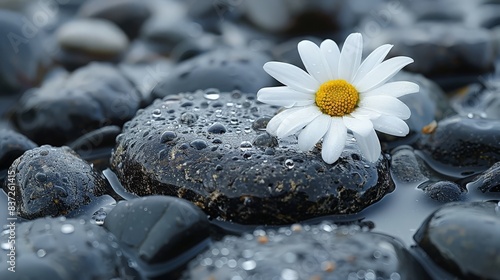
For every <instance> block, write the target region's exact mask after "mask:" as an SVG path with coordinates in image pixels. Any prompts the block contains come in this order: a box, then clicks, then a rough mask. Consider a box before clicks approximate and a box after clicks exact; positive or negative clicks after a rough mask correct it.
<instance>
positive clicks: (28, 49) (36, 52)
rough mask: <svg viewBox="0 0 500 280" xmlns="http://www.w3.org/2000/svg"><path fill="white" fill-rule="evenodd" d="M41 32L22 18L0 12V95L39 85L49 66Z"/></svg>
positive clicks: (16, 14) (43, 35)
mask: <svg viewBox="0 0 500 280" xmlns="http://www.w3.org/2000/svg"><path fill="white" fill-rule="evenodd" d="M45 36H46V34H45V32H44V31H43V30H41V29H40V28H38V27H36V26H35V25H34V24H33V22H31V21H30V19H28V18H27V17H24V16H23V15H22V14H19V13H16V12H11V11H8V10H2V9H0V37H1V38H2V40H0V54H1V56H0V61H2V63H0V95H2V94H6V93H19V92H22V91H24V90H26V89H28V88H30V87H32V86H36V85H37V84H38V83H39V82H40V80H41V79H40V77H41V75H42V73H43V72H44V69H45V68H46V67H47V66H48V64H49V63H50V60H49V59H47V55H46V54H45V53H44V51H43V47H41V46H42V40H43V39H45Z"/></svg>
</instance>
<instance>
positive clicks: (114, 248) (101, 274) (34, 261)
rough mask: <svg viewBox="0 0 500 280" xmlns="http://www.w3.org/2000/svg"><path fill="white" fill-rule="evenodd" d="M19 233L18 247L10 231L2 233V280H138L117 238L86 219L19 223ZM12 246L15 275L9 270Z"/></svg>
mask: <svg viewBox="0 0 500 280" xmlns="http://www.w3.org/2000/svg"><path fill="white" fill-rule="evenodd" d="M15 231H16V233H17V235H15V236H16V239H15V244H14V243H9V241H12V240H13V239H9V237H10V236H11V235H10V233H11V229H10V228H8V227H4V231H3V232H2V233H1V234H0V247H1V249H2V254H1V255H0V278H1V279H53V280H59V279H61V280H63V279H80V280H95V279H134V278H135V279H138V278H136V277H137V274H136V273H135V271H133V270H132V269H130V268H129V267H128V266H127V260H126V259H125V258H124V256H123V253H122V252H121V250H120V249H119V248H118V243H117V241H116V238H115V237H114V236H113V235H112V234H110V233H108V232H106V231H105V230H104V229H102V228H101V227H99V226H96V225H93V224H90V223H88V222H85V221H84V220H76V219H65V218H64V217H61V218H43V219H37V220H34V221H29V222H25V223H22V224H17V227H15ZM11 246H15V250H14V253H15V258H14V264H15V265H14V270H15V273H12V272H11V271H9V270H7V269H8V268H10V267H11V266H10V264H9V262H8V261H10V256H8V255H7V254H8V253H10V252H11V249H10V248H11ZM127 277H130V278H127Z"/></svg>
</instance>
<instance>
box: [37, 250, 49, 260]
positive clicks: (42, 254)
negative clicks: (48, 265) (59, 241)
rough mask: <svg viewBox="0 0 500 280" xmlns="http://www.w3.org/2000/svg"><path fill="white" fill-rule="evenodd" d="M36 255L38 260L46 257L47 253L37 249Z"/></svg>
mask: <svg viewBox="0 0 500 280" xmlns="http://www.w3.org/2000/svg"><path fill="white" fill-rule="evenodd" d="M36 255H37V256H38V257H39V258H43V257H45V256H46V255H47V252H45V250H44V249H39V250H38V251H36Z"/></svg>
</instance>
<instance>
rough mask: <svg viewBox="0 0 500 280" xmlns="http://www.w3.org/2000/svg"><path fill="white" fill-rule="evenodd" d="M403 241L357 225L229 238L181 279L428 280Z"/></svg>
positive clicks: (299, 227) (202, 256)
mask: <svg viewBox="0 0 500 280" xmlns="http://www.w3.org/2000/svg"><path fill="white" fill-rule="evenodd" d="M428 277H429V276H428V275H427V273H426V272H425V271H424V270H423V269H422V267H421V266H420V265H419V264H418V262H416V261H415V260H414V259H413V257H412V256H411V255H410V254H409V252H408V251H407V250H406V249H405V248H404V246H403V245H402V243H401V242H400V241H399V240H397V239H395V238H393V237H391V236H388V235H383V234H377V233H371V232H363V231H361V230H360V229H359V227H357V226H349V227H347V226H342V227H338V226H336V225H334V224H329V223H322V224H320V225H315V226H302V225H299V224H295V225H292V226H291V227H286V228H281V229H278V230H262V229H257V230H255V231H254V232H253V234H252V233H246V234H243V236H241V237H236V236H227V237H225V238H224V239H223V240H221V241H219V242H216V243H214V244H212V245H211V246H210V248H209V249H208V250H207V251H206V252H205V253H203V254H200V255H199V256H198V257H197V258H196V259H195V260H193V261H192V262H191V263H190V264H189V266H188V269H187V270H186V272H185V274H184V277H182V278H181V279H186V280H187V279H203V280H208V279H218V280H226V279H227V280H231V279H283V280H298V279H388V280H389V279H391V280H393V279H428Z"/></svg>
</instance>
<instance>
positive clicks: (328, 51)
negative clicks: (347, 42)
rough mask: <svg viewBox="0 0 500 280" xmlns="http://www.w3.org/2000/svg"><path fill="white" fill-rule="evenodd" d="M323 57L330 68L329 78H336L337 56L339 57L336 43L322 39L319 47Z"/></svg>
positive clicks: (337, 69)
mask: <svg viewBox="0 0 500 280" xmlns="http://www.w3.org/2000/svg"><path fill="white" fill-rule="evenodd" d="M319 48H320V50H321V53H322V54H323V57H324V58H325V60H326V63H327V64H328V68H329V69H330V74H331V76H330V79H331V80H336V79H338V77H339V58H340V49H339V46H337V43H335V42H334V41H332V40H330V39H328V40H324V41H323V42H322V43H321V46H320V47H319Z"/></svg>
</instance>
